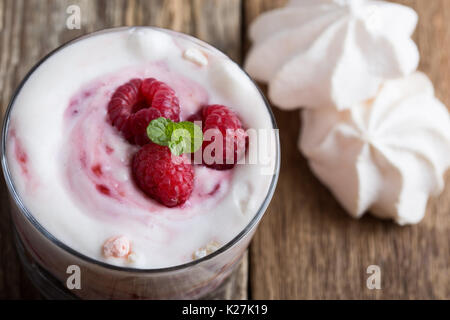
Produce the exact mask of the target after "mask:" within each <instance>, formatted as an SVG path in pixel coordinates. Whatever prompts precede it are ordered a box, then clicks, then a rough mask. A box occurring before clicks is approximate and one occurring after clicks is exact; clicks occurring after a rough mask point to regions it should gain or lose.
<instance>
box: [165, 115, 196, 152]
mask: <svg viewBox="0 0 450 320" xmlns="http://www.w3.org/2000/svg"><path fill="white" fill-rule="evenodd" d="M180 129H181V130H180ZM176 131H177V132H178V131H181V134H180V135H183V138H184V141H185V143H186V148H187V149H186V152H188V153H193V152H195V151H197V150H198V149H199V148H200V147H201V146H202V143H203V132H202V129H201V128H200V127H199V126H198V125H196V124H194V123H193V122H190V121H183V122H179V123H177V124H176ZM174 134H175V131H174V132H173V133H172V136H174ZM175 136H176V137H177V135H175Z"/></svg>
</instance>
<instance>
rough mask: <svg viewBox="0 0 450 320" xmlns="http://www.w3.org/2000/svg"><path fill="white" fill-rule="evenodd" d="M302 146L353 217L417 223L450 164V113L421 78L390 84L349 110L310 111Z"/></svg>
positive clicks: (415, 76)
mask: <svg viewBox="0 0 450 320" xmlns="http://www.w3.org/2000/svg"><path fill="white" fill-rule="evenodd" d="M302 118H303V127H302V134H301V138H300V141H299V147H300V149H301V151H302V152H303V153H304V155H305V156H306V157H307V158H308V160H309V164H310V167H311V168H312V170H313V171H314V173H315V174H316V175H317V176H318V177H319V179H320V180H321V181H322V182H323V183H324V184H325V185H326V186H328V187H329V188H330V189H331V191H332V193H333V194H334V195H335V196H336V197H337V199H338V200H339V202H340V203H341V204H342V206H343V207H344V208H345V209H346V210H347V211H348V212H349V213H350V214H351V215H352V216H354V217H360V216H361V215H362V214H363V213H364V212H365V211H367V210H370V211H371V212H372V213H373V214H374V215H376V216H378V217H381V218H391V219H393V220H395V221H396V222H397V223H399V224H401V225H403V224H412V223H417V222H419V221H420V220H421V219H422V218H423V216H424V214H425V210H426V204H427V200H428V197H429V195H438V194H439V193H440V192H441V191H442V189H443V186H444V180H443V175H444V173H445V171H446V170H447V169H448V168H449V167H450V116H449V113H448V111H447V109H446V107H445V106H444V105H443V104H442V103H441V102H440V101H439V100H437V99H436V98H435V96H434V90H433V85H432V84H431V82H430V80H429V79H428V78H427V77H426V76H425V75H424V74H422V73H419V72H417V73H414V74H412V75H410V76H408V77H405V78H400V79H396V80H390V81H387V82H385V83H384V84H383V85H382V87H381V88H380V91H379V92H378V95H377V96H376V97H375V98H374V99H371V100H368V101H366V102H364V103H359V104H356V105H354V106H352V108H351V109H348V110H344V111H337V110H335V109H334V108H321V109H305V110H304V111H303V115H302Z"/></svg>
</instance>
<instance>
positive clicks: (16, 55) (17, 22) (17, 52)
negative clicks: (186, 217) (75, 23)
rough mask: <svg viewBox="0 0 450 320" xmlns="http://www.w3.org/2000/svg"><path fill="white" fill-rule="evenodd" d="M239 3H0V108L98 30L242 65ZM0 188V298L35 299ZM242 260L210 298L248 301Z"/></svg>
mask: <svg viewBox="0 0 450 320" xmlns="http://www.w3.org/2000/svg"><path fill="white" fill-rule="evenodd" d="M69 5H78V6H79V7H80V9H81V29H80V30H69V29H67V27H66V19H67V17H68V15H67V13H66V9H67V7H68V6H69ZM240 23H241V0H228V1H221V0H190V1H185V0H183V1H182V0H150V1H148V0H147V1H146V0H139V1H138V0H129V1H126V0H108V1H107V0H95V1H94V0H63V1H60V0H0V44H1V49H0V88H1V90H0V106H1V112H2V114H3V113H4V111H5V109H6V107H7V104H8V101H9V99H10V97H11V95H12V93H13V91H14V89H15V88H16V86H17V85H18V83H19V81H20V80H21V79H22V78H23V76H24V75H25V74H26V72H27V71H28V70H29V68H30V67H31V66H32V65H33V64H35V63H36V62H37V61H38V60H39V59H40V58H41V57H43V56H44V55H45V54H47V53H48V52H49V51H51V50H52V49H54V48H56V47H57V46H59V45H60V44H62V43H64V42H66V41H69V40H71V39H73V38H75V37H78V36H80V35H83V34H86V33H89V32H92V31H96V30H99V29H103V28H109V27H116V26H124V25H128V26H130V25H153V26H159V27H165V28H170V29H173V30H177V31H182V32H185V33H189V34H191V35H194V36H197V37H199V38H200V39H202V40H205V41H207V42H209V43H211V44H212V45H214V46H216V47H217V48H219V49H220V50H222V51H224V52H226V53H227V54H228V55H230V56H231V57H232V58H233V59H234V60H235V61H238V62H239V61H240V59H241V55H240V54H241V42H240V40H241V24H240ZM1 179H2V181H1V182H0V210H1V212H0V298H16V299H17V298H37V297H39V294H38V292H37V290H36V289H34V287H33V286H32V285H31V283H30V282H29V280H28V279H27V278H26V276H25V275H24V273H23V270H22V268H21V267H20V264H19V261H18V259H17V257H16V254H15V250H14V246H13V242H12V236H11V228H10V218H9V212H8V211H9V204H8V201H7V191H6V186H5V184H4V182H3V177H2V178H1ZM246 259H247V258H245V260H244V262H243V264H242V265H241V267H240V268H239V270H238V271H237V272H236V273H235V274H234V275H233V276H232V278H231V279H230V280H229V281H228V282H227V283H226V284H225V285H224V286H222V287H221V288H220V290H219V291H218V292H216V293H214V295H212V296H211V297H212V298H228V299H229V298H233V299H245V298H247V261H246Z"/></svg>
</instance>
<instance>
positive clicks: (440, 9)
mask: <svg viewBox="0 0 450 320" xmlns="http://www.w3.org/2000/svg"><path fill="white" fill-rule="evenodd" d="M284 2H285V0H147V1H145V0H141V1H139V0H129V1H125V0H108V1H106V0H63V1H60V0H48V1H46V0H0V106H1V110H2V113H3V112H4V111H5V109H6V106H7V104H8V101H9V99H10V97H11V95H12V93H13V90H14V89H15V87H16V86H17V85H18V83H19V81H20V80H21V79H22V78H23V76H24V75H25V73H26V72H27V70H28V69H29V68H30V67H31V66H32V65H33V64H34V63H36V62H37V61H38V60H39V59H40V58H41V57H42V56H44V55H45V54H46V53H48V52H49V51H50V50H52V49H54V48H56V47H57V46H59V45H60V44H61V43H64V42H66V41H68V40H70V39H73V38H75V37H77V36H79V35H82V34H86V33H89V32H92V31H95V30H99V29H103V28H108V27H115V26H123V25H155V26H160V27H165V28H170V29H174V30H177V31H182V32H186V33H189V34H192V35H194V36H196V37H198V38H200V39H203V40H205V41H207V42H210V43H211V44H213V45H214V46H216V47H218V48H219V49H221V50H222V51H224V52H226V53H227V54H228V55H229V56H230V57H231V58H232V59H234V60H235V61H237V62H239V63H241V62H242V60H243V57H244V56H245V52H246V51H247V49H248V47H249V43H248V40H247V37H246V33H247V27H248V25H249V23H250V22H251V21H252V19H253V18H255V17H256V16H257V15H258V14H260V13H261V12H263V11H265V10H269V9H272V8H275V7H278V6H281V5H282V4H283V3H284ZM397 2H401V3H405V4H407V5H410V6H412V7H413V8H414V9H416V10H417V11H418V13H419V14H420V22H419V26H418V29H417V32H416V34H415V36H414V39H415V40H416V42H417V43H418V45H419V48H420V53H421V57H422V60H421V64H420V69H421V70H422V71H424V72H426V73H427V74H428V75H429V76H430V77H431V79H432V80H433V82H434V84H435V86H436V92H437V96H438V97H439V98H440V99H441V100H442V101H443V102H444V103H445V104H446V105H447V106H450V90H449V88H450V56H449V50H450V43H449V41H450V23H449V21H450V1H448V0H432V1H427V0H401V1H397ZM72 4H76V5H78V6H79V7H80V8H81V29H80V30H69V29H67V28H66V19H67V17H68V15H67V13H66V9H67V7H68V6H69V5H72ZM274 112H275V116H276V118H277V121H278V125H279V127H280V135H281V143H282V168H281V176H280V180H279V184H278V188H277V191H276V194H275V196H274V199H273V201H272V203H271V205H270V207H269V209H268V210H267V213H266V215H265V217H264V218H263V220H262V223H261V225H260V226H259V229H258V231H257V234H256V236H255V238H254V240H253V242H252V244H251V247H250V250H249V253H248V255H247V257H246V258H245V259H244V262H243V263H242V265H241V267H240V268H239V270H238V272H236V273H235V274H234V275H233V276H232V278H231V279H230V280H229V281H228V282H227V283H226V284H225V285H224V286H222V288H221V289H220V290H219V291H218V292H216V293H215V294H214V295H213V296H211V297H212V298H235V299H246V298H254V299H318V298H319V299H320V298H326V299H345V298H350V299H366V298H368V299H373V298H375V299H413V298H424V299H429V298H438V299H443V298H446V299H449V298H450V246H449V244H450V219H449V214H450V183H447V187H446V189H445V191H444V192H443V194H442V195H441V196H440V197H439V198H438V199H434V200H431V201H430V203H429V206H428V213H427V215H426V218H425V219H424V220H423V221H422V222H421V223H420V224H419V225H416V226H409V227H398V226H396V225H395V224H393V223H391V222H386V221H379V220H376V219H374V218H371V217H369V216H366V217H364V218H362V219H361V220H353V219H352V218H349V217H348V216H347V215H346V214H345V213H344V211H343V209H342V208H341V207H340V206H339V205H338V204H337V202H336V200H335V199H334V198H333V197H332V196H331V194H330V192H328V191H327V189H326V188H325V187H324V186H323V185H321V184H320V183H319V181H318V180H317V179H316V178H315V177H314V176H313V175H312V173H311V172H310V170H309V169H308V167H307V163H306V161H305V159H304V158H303V157H302V155H301V154H300V153H299V152H298V151H297V148H296V142H297V135H298V132H299V117H298V111H294V112H281V111H279V110H276V109H275V110H274ZM448 180H449V179H447V182H449V181H448ZM8 211H9V204H8V200H7V191H6V186H5V184H4V182H3V181H1V183H0V298H14V299H18V298H28V299H33V298H40V295H39V293H38V292H37V290H36V289H35V288H34V287H33V286H32V284H31V283H30V281H29V280H28V279H27V277H26V275H25V274H24V272H23V269H22V268H21V266H20V264H19V261H18V258H17V256H16V254H15V250H14V246H13V242H12V235H11V228H10V223H11V222H10V218H9V214H8ZM372 264H375V265H379V266H380V267H381V270H382V273H381V274H382V278H381V279H382V283H381V285H382V289H381V290H369V289H368V288H367V286H366V279H367V277H368V274H367V273H366V269H367V267H368V266H369V265H372Z"/></svg>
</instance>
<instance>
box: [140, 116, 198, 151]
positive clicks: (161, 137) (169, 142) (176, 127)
mask: <svg viewBox="0 0 450 320" xmlns="http://www.w3.org/2000/svg"><path fill="white" fill-rule="evenodd" d="M147 135H148V137H149V138H150V140H151V141H153V142H154V143H156V144H159V145H161V146H168V147H169V149H170V151H171V152H172V153H173V154H174V155H177V156H179V155H181V154H183V153H192V152H195V151H197V150H198V149H199V148H200V147H201V145H202V143H203V133H202V129H201V128H200V127H199V126H197V125H196V124H194V123H193V122H190V121H183V122H173V121H171V120H170V119H166V118H158V119H154V120H152V121H151V122H150V124H149V125H148V127H147Z"/></svg>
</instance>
